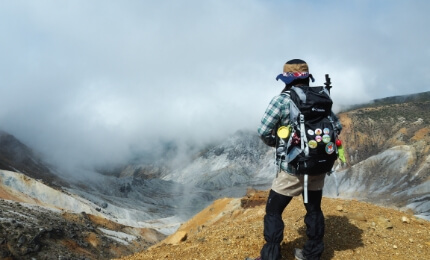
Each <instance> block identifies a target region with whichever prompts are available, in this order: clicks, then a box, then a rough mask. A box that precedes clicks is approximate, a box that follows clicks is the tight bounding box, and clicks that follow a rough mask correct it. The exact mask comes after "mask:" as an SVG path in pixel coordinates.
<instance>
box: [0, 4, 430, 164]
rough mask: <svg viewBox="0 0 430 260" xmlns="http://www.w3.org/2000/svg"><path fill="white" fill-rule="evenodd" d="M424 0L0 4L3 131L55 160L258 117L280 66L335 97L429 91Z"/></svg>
mask: <svg viewBox="0 0 430 260" xmlns="http://www.w3.org/2000/svg"><path fill="white" fill-rule="evenodd" d="M429 7H430V3H427V1H418V0H417V1H412V2H410V1H409V2H404V1H389V2H388V1H320V2H318V3H314V2H304V1H288V2H286V1H260V0H253V1H221V0H220V1H204V2H202V1H193V0H188V1H158V2H156V1H153V2H149V1H125V2H124V1H122V2H118V1H67V2H58V1H48V0H47V1H37V2H35V1H19V2H18V1H7V2H6V1H3V2H1V4H0V32H1V34H2V39H3V40H2V41H0V49H1V50H2V59H1V61H0V79H1V80H2V82H1V85H0V96H1V102H0V128H2V129H4V130H6V131H9V132H10V133H12V134H14V135H16V136H17V137H18V138H20V139H21V140H23V141H24V142H26V143H28V144H29V145H31V146H33V147H34V148H35V149H38V150H41V151H42V152H43V153H45V154H47V155H48V156H50V157H51V158H55V159H54V161H58V162H60V161H64V158H65V157H67V158H68V163H69V164H71V165H73V164H76V163H78V162H79V163H83V164H91V163H92V162H97V163H100V162H103V161H112V158H113V157H114V158H115V160H118V161H120V160H123V159H124V158H127V157H128V156H129V155H130V154H129V153H130V146H133V147H138V148H139V149H140V148H147V147H149V146H150V145H149V143H153V142H155V140H159V139H160V138H166V139H170V140H171V139H176V140H178V139H179V140H182V139H197V140H198V142H201V140H202V139H203V140H205V139H207V140H211V139H213V138H220V137H223V136H225V135H227V134H229V133H232V132H234V131H236V130H237V129H240V128H250V129H255V128H256V127H257V126H258V123H259V121H260V117H261V116H262V114H263V112H264V110H265V108H266V106H267V104H268V102H269V101H270V99H271V97H273V96H274V95H276V94H277V93H278V92H279V91H280V90H281V89H282V84H281V83H280V82H276V81H275V77H276V75H277V74H278V73H280V72H281V69H282V66H283V63H285V62H286V61H287V60H289V59H293V58H302V59H304V60H306V61H307V62H308V64H309V66H310V68H311V72H312V73H313V75H314V77H315V78H316V79H317V82H316V84H323V83H324V75H325V74H327V73H329V74H330V76H331V78H332V81H333V85H334V87H333V89H332V93H333V98H334V100H335V102H336V106H337V107H339V106H340V105H348V104H351V103H360V102H364V101H368V100H370V99H374V98H381V97H386V96H392V95H402V94H409V93H416V92H421V91H428V90H429V88H428V87H427V85H426V84H427V82H428V81H427V80H428V75H427V71H428V70H429V65H428V61H427V60H428V59H429V58H430V57H429V55H430V47H429V46H430V44H429V36H428V34H426V33H424V32H423V31H422V30H418V29H415V28H427V27H428V26H429V25H430V18H428V15H427V13H426V10H428V9H429Z"/></svg>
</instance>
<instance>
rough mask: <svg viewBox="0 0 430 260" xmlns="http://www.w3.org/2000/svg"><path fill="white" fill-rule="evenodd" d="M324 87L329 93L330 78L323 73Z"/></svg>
mask: <svg viewBox="0 0 430 260" xmlns="http://www.w3.org/2000/svg"><path fill="white" fill-rule="evenodd" d="M324 85H325V87H326V88H327V90H328V93H329V94H330V89H331V87H332V86H331V80H330V77H329V75H328V74H325V83H324Z"/></svg>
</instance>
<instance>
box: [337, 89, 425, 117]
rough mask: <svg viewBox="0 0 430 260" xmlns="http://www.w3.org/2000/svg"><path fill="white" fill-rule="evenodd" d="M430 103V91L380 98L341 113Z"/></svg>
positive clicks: (353, 106)
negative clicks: (366, 108) (411, 103)
mask: <svg viewBox="0 0 430 260" xmlns="http://www.w3.org/2000/svg"><path fill="white" fill-rule="evenodd" d="M428 101H430V91H425V92H420V93H415V94H409V95H402V96H392V97H386V98H379V99H374V100H372V101H370V102H369V103H364V104H357V105H352V106H350V107H348V108H347V109H345V110H342V111H341V112H348V111H352V110H355V109H359V108H365V107H376V106H384V105H393V104H401V103H410V102H428Z"/></svg>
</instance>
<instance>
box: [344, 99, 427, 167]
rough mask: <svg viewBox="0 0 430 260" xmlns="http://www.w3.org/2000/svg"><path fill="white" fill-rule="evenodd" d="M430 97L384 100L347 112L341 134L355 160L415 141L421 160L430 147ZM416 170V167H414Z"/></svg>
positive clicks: (353, 162) (349, 153)
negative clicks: (389, 102) (376, 104)
mask: <svg viewBox="0 0 430 260" xmlns="http://www.w3.org/2000/svg"><path fill="white" fill-rule="evenodd" d="M429 112H430V100H429V99H426V100H421V101H416V102H407V103H399V104H382V105H380V106H369V107H365V108H359V109H356V110H352V111H348V112H343V113H340V114H339V118H340V120H341V122H342V125H343V128H344V129H343V131H342V134H341V138H342V139H343V143H344V144H345V145H344V146H345V149H346V153H347V154H348V155H349V156H348V159H349V160H350V162H351V163H352V164H355V163H357V162H360V161H363V160H365V159H367V158H369V157H370V156H372V155H375V154H378V153H380V152H382V151H384V150H387V149H388V148H391V147H394V146H398V145H412V146H413V147H414V148H415V149H416V151H417V162H418V163H420V162H422V160H423V159H425V155H428V154H429V151H430V113H429ZM412 170H413V169H412Z"/></svg>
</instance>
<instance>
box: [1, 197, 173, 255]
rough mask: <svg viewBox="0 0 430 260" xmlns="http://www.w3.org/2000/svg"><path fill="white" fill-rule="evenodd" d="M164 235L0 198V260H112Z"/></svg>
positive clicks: (86, 215) (150, 243)
mask: <svg viewBox="0 0 430 260" xmlns="http://www.w3.org/2000/svg"><path fill="white" fill-rule="evenodd" d="M164 237H165V236H164V235H161V234H160V233H158V232H156V231H154V230H150V229H145V228H132V227H128V226H124V225H120V224H118V223H115V222H112V221H109V220H106V219H103V218H100V217H96V216H93V215H89V214H86V213H84V212H82V213H80V214H73V213H67V212H65V211H61V210H58V211H53V210H52V209H47V208H43V207H39V206H36V205H31V204H26V203H20V202H15V201H11V200H3V199H0V259H19V260H21V259H22V260H25V259H31V260H33V259H37V260H39V259H70V260H72V259H111V258H115V257H120V256H124V255H130V254H132V253H135V252H138V251H142V250H144V249H146V248H148V247H149V246H150V245H153V244H154V243H155V242H157V241H160V240H161V239H163V238H164Z"/></svg>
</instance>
